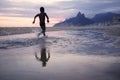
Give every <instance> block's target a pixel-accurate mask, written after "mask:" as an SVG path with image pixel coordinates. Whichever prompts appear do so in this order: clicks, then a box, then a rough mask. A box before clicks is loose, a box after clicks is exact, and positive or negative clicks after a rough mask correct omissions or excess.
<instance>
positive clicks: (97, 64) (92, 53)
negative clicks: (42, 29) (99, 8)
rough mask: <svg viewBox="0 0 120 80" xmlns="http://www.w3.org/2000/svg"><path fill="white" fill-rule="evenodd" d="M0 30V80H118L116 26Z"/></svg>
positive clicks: (119, 60) (119, 29)
mask: <svg viewBox="0 0 120 80" xmlns="http://www.w3.org/2000/svg"><path fill="white" fill-rule="evenodd" d="M0 30H1V36H0V80H119V79H120V27H119V25H115V26H97V27H96V26H86V27H61V28H60V27H52V28H47V33H46V34H47V37H43V36H42V35H40V37H39V38H37V33H38V32H39V28H19V29H18V28H17V30H18V31H17V30H16V29H15V28H14V29H13V28H11V29H10V28H9V29H5V28H4V30H3V28H2V29H0ZM2 31H3V32H2ZM21 31H22V32H21ZM5 32H8V33H9V35H8V33H5Z"/></svg>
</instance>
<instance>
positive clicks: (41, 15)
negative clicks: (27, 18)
mask: <svg viewBox="0 0 120 80" xmlns="http://www.w3.org/2000/svg"><path fill="white" fill-rule="evenodd" d="M36 17H39V21H40V26H41V29H42V32H41V33H43V35H44V36H46V34H45V32H46V26H45V17H46V18H47V22H48V23H49V17H48V15H47V14H46V13H45V9H44V7H40V13H38V14H37V15H35V17H34V20H33V24H34V23H35V20H36ZM41 33H38V37H39V35H40V34H41Z"/></svg>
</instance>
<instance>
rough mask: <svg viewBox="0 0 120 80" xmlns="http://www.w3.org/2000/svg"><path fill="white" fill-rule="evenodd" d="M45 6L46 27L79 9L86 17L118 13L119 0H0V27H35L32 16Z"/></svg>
mask: <svg viewBox="0 0 120 80" xmlns="http://www.w3.org/2000/svg"><path fill="white" fill-rule="evenodd" d="M41 6H43V7H45V12H46V13H47V14H48V16H49V17H50V23H49V24H47V27H51V26H53V25H54V24H55V23H57V22H61V21H64V20H65V19H66V18H70V17H73V16H75V15H76V14H77V13H78V12H79V11H80V12H82V13H85V15H86V16H87V17H93V16H94V15H95V14H96V13H101V12H117V13H120V0H0V27H34V26H35V27H37V26H39V25H38V23H39V21H38V19H37V20H36V24H35V25H33V24H32V21H33V17H34V16H35V15H36V14H37V13H39V8H40V7H41Z"/></svg>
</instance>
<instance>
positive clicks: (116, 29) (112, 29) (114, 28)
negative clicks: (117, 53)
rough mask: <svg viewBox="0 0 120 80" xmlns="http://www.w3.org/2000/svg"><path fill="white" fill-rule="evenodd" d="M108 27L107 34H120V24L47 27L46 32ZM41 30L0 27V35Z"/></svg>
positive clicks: (38, 29)
mask: <svg viewBox="0 0 120 80" xmlns="http://www.w3.org/2000/svg"><path fill="white" fill-rule="evenodd" d="M90 28H92V29H93V28H95V29H96V28H99V29H108V30H105V33H107V34H108V35H115V36H120V25H111V26H81V27H47V29H46V32H49V31H61V30H80V29H90ZM38 31H41V29H40V27H0V36H6V35H14V34H26V33H34V32H38Z"/></svg>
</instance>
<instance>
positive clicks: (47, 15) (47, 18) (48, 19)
mask: <svg viewBox="0 0 120 80" xmlns="http://www.w3.org/2000/svg"><path fill="white" fill-rule="evenodd" d="M45 16H46V18H47V22H48V23H49V17H48V15H47V14H46V13H45Z"/></svg>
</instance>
